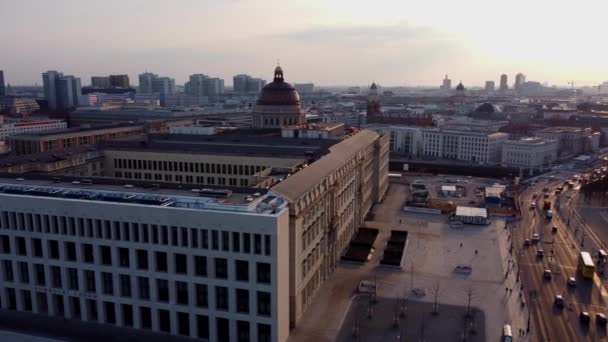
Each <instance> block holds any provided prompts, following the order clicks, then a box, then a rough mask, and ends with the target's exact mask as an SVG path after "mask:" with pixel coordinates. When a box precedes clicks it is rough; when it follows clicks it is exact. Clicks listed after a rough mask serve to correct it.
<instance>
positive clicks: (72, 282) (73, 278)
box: [68, 268, 79, 291]
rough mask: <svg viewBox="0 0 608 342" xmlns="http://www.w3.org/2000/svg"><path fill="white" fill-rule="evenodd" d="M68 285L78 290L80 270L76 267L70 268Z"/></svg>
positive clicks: (71, 288)
mask: <svg viewBox="0 0 608 342" xmlns="http://www.w3.org/2000/svg"><path fill="white" fill-rule="evenodd" d="M68 285H69V287H70V290H74V291H78V290H79V286H78V270H77V269H75V268H68Z"/></svg>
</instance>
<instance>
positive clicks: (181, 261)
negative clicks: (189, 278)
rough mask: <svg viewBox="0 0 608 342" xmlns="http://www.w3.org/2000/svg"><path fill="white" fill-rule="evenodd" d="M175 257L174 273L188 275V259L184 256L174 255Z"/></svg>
mask: <svg viewBox="0 0 608 342" xmlns="http://www.w3.org/2000/svg"><path fill="white" fill-rule="evenodd" d="M174 256H175V273H178V274H188V258H187V257H186V255H185V254H178V253H176V254H174Z"/></svg>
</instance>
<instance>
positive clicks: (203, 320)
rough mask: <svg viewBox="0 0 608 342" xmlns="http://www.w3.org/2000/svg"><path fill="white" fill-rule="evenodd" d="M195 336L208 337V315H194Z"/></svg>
mask: <svg viewBox="0 0 608 342" xmlns="http://www.w3.org/2000/svg"><path fill="white" fill-rule="evenodd" d="M196 328H197V330H198V334H197V336H198V337H199V338H206V339H208V338H209V317H208V316H205V315H196Z"/></svg>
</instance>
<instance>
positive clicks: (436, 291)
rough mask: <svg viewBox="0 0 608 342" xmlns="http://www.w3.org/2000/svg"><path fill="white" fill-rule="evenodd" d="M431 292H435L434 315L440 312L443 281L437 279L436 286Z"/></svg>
mask: <svg viewBox="0 0 608 342" xmlns="http://www.w3.org/2000/svg"><path fill="white" fill-rule="evenodd" d="M431 293H432V294H433V312H432V313H433V315H437V314H439V310H438V309H439V295H440V294H441V281H440V280H439V279H437V282H435V286H433V288H432V289H431Z"/></svg>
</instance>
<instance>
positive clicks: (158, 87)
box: [138, 72, 175, 105]
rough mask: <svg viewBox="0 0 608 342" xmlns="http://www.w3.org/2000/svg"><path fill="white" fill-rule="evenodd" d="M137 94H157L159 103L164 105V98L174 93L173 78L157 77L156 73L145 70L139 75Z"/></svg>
mask: <svg viewBox="0 0 608 342" xmlns="http://www.w3.org/2000/svg"><path fill="white" fill-rule="evenodd" d="M138 93H139V94H155V93H156V94H158V95H159V96H160V103H161V104H162V105H164V98H165V96H168V95H173V94H175V80H174V79H172V78H169V77H159V76H158V75H157V74H153V73H151V72H145V73H143V74H140V75H139V90H138Z"/></svg>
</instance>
